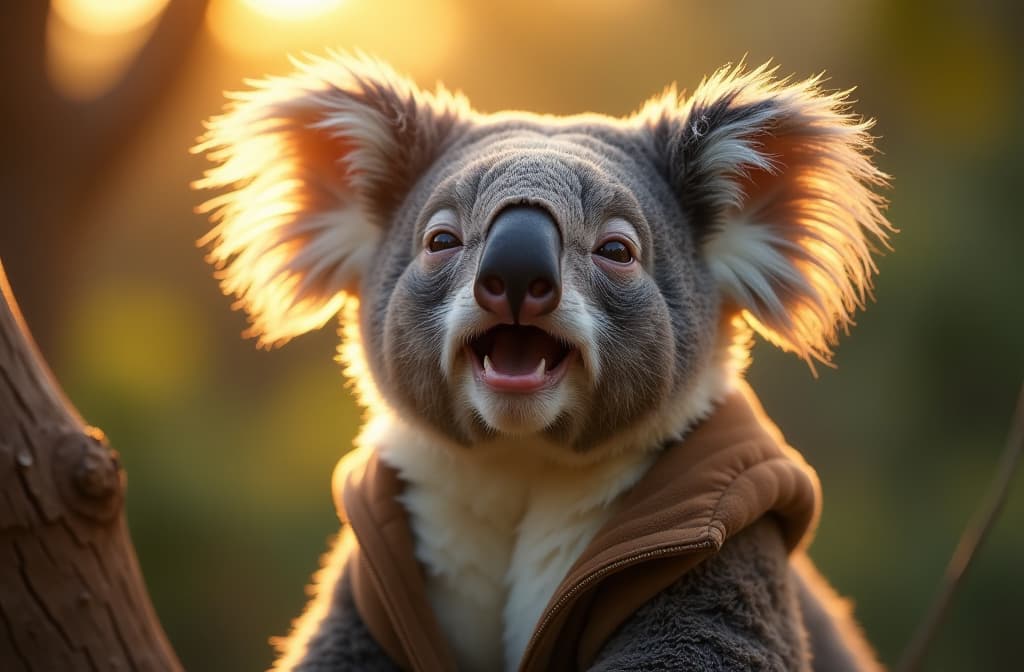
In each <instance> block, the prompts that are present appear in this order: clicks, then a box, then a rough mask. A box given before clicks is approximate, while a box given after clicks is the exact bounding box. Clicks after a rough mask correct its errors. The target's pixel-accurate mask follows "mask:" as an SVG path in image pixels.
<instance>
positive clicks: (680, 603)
mask: <svg viewBox="0 0 1024 672" xmlns="http://www.w3.org/2000/svg"><path fill="white" fill-rule="evenodd" d="M805 640H806V637H805V635H804V630H803V627H802V625H801V615H800V610H799V606H798V602H797V594H796V588H795V586H794V582H793V579H792V576H791V573H790V570H789V558H788V555H787V553H786V549H785V546H784V544H783V541H782V535H781V533H780V531H779V528H778V526H777V524H776V523H775V521H774V520H772V519H769V518H766V519H764V520H762V521H760V522H758V523H755V524H754V525H753V526H751V527H750V528H748V529H746V530H744V531H743V532H741V533H740V534H738V535H736V536H735V537H734V538H732V539H730V540H729V541H727V542H726V543H725V545H724V546H723V547H722V550H721V551H720V552H719V553H718V554H716V555H715V556H713V557H711V558H710V559H709V560H707V561H706V562H704V563H703V564H702V565H700V566H699V567H697V568H695V569H694V570H693V571H691V572H690V573H688V574H687V575H686V576H684V577H683V578H682V579H680V580H679V581H678V582H677V583H675V584H674V585H672V586H671V587H669V588H668V589H667V590H665V591H663V592H662V593H661V594H659V595H658V596H657V597H655V598H654V599H653V600H651V601H650V602H648V603H647V604H645V605H644V606H643V607H641V608H640V609H639V610H638V611H637V612H636V613H635V614H634V615H633V616H632V617H631V618H630V619H629V620H628V621H626V622H625V623H624V624H623V625H622V626H621V627H620V628H619V629H618V630H617V631H616V632H615V634H614V635H613V636H612V637H611V638H610V639H609V640H608V641H607V642H606V643H605V645H604V648H603V649H602V651H601V652H600V653H599V654H598V657H597V659H596V661H595V662H594V664H593V666H592V667H591V668H590V670H591V672H613V671H618V670H699V671H712V670H780V671H781V670H786V671H787V672H788V671H792V670H810V669H811V668H810V655H809V652H808V648H807V644H806V641H805Z"/></svg>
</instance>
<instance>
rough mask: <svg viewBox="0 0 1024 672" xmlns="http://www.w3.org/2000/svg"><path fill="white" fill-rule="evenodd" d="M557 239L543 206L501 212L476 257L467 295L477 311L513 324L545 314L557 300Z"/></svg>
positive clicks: (559, 285) (559, 247)
mask: <svg viewBox="0 0 1024 672" xmlns="http://www.w3.org/2000/svg"><path fill="white" fill-rule="evenodd" d="M561 253H562V240H561V237H560V236H559V234H558V227H557V226H556V225H555V222H554V220H553V219H552V218H551V215H550V214H548V212H547V211H546V210H544V209H543V208H538V207H533V206H515V207H511V208H506V209H505V210H502V211H501V212H500V213H499V214H498V216H497V217H496V218H495V219H494V222H493V223H492V224H491V229H490V231H489V232H488V233H487V240H486V241H485V242H484V249H483V253H482V254H481V255H480V266H479V268H478V269H477V272H476V284H475V285H474V287H473V294H474V296H475V297H476V302H477V303H478V304H479V305H480V307H481V308H483V309H484V310H487V311H489V312H492V313H494V314H495V315H497V316H498V317H499V318H501V319H502V320H505V321H508V322H515V323H519V322H522V321H528V320H529V319H530V318H533V317H539V316H541V315H546V314H547V313H550V312H551V311H553V310H554V309H555V308H557V307H558V302H559V300H561V297H562V276H561V271H560V269H559V265H560V260H561Z"/></svg>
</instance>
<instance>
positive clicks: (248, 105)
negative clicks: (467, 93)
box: [194, 55, 468, 345]
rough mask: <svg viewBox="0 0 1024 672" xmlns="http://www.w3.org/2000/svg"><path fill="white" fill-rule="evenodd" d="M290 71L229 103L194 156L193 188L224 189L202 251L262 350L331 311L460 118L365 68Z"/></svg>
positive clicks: (442, 100) (457, 105)
mask: <svg viewBox="0 0 1024 672" xmlns="http://www.w3.org/2000/svg"><path fill="white" fill-rule="evenodd" d="M296 66H297V70H296V72H295V73H294V74H292V75H290V76H288V77H274V78H268V79H265V80H262V81H255V82H250V83H249V84H250V85H251V86H252V88H251V89H249V90H248V91H244V92H241V93H236V94H234V95H232V96H231V97H232V99H233V102H232V104H230V105H229V107H228V109H227V111H226V112H225V114H223V115H222V116H219V117H216V118H214V119H212V120H211V121H210V122H209V123H208V124H207V133H206V134H205V135H204V136H203V137H202V138H201V139H200V142H199V144H198V145H197V146H196V147H195V149H194V151H196V152H204V153H207V156H208V157H209V158H210V159H211V160H212V161H214V162H215V163H217V164H218V165H217V166H216V167H214V168H212V169H211V170H209V171H207V172H206V174H205V176H204V178H203V179H201V180H198V181H197V182H196V183H195V185H194V186H196V187H197V188H223V187H227V188H228V189H229V191H228V192H227V193H224V194H222V195H220V196H217V197H215V198H213V199H211V200H209V201H207V202H206V203H205V204H204V205H203V206H201V208H200V210H201V211H202V212H212V215H211V221H213V222H214V224H215V226H214V228H213V230H211V231H210V232H209V233H208V234H207V235H206V236H205V237H204V238H202V239H201V240H200V241H199V242H200V244H201V245H209V246H210V253H209V256H208V257H207V258H208V260H209V261H210V262H211V263H213V264H215V265H216V266H217V269H218V272H217V275H218V278H219V279H220V281H221V286H222V288H223V289H224V292H225V293H226V294H233V295H235V296H237V297H238V299H239V301H238V304H237V305H238V306H241V307H244V308H245V310H246V311H247V312H248V313H249V315H250V318H251V322H252V328H251V329H250V330H249V332H248V333H247V335H252V336H257V337H258V338H259V343H260V345H277V344H280V343H284V342H285V341H287V340H288V339H290V338H292V337H293V336H297V335H299V334H302V333H304V332H306V331H309V330H311V329H316V328H318V327H320V326H322V325H323V324H324V323H325V322H326V321H327V320H329V319H330V318H331V317H332V316H333V315H334V314H336V313H337V312H338V310H339V309H340V308H341V305H342V303H343V301H344V297H345V295H346V294H350V293H352V292H354V291H356V290H357V288H358V284H359V280H360V278H361V276H362V273H363V270H364V268H365V266H366V264H367V263H368V261H369V258H370V255H371V254H372V252H373V249H374V247H375V246H376V244H377V242H378V240H379V238H380V236H381V233H382V229H381V227H382V225H383V222H385V221H386V220H387V216H388V214H389V213H390V210H391V209H392V208H394V207H395V206H396V205H397V203H399V202H400V201H401V199H402V197H403V196H404V195H405V193H406V192H407V191H408V190H409V188H410V187H411V186H412V184H413V182H414V181H415V180H416V179H417V177H418V176H419V175H420V174H422V172H423V171H424V170H425V169H426V168H427V167H428V166H429V164H430V163H431V162H432V161H433V159H434V158H435V157H436V156H437V154H438V152H439V151H440V149H441V148H442V146H443V144H444V141H445V139H446V138H448V137H449V136H450V135H451V133H452V132H453V129H454V128H455V127H457V125H458V124H459V122H460V120H461V119H463V118H465V117H466V112H467V111H468V106H467V104H466V102H465V100H464V99H463V98H462V97H460V96H457V95H452V94H450V93H448V92H447V91H445V90H444V89H441V88H438V90H436V91H434V92H429V93H427V92H422V91H420V90H418V89H417V88H416V87H415V85H413V84H412V83H411V82H409V81H408V80H406V79H404V78H402V77H399V76H398V75H396V74H395V73H394V71H392V70H391V69H390V68H388V67H387V66H386V65H384V64H382V63H379V62H376V61H372V60H370V59H367V58H364V57H358V58H355V57H346V56H335V55H332V57H331V58H329V59H315V60H311V61H309V62H306V63H296Z"/></svg>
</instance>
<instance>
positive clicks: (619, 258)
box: [594, 238, 633, 264]
mask: <svg viewBox="0 0 1024 672" xmlns="http://www.w3.org/2000/svg"><path fill="white" fill-rule="evenodd" d="M594 254H597V255H600V256H602V257H604V258H605V259H608V260H610V261H614V262H616V263H619V264H628V263H629V262H631V261H633V252H632V251H631V250H630V249H629V245H627V244H626V243H624V242H623V241H621V240H619V239H618V238H612V239H611V240H607V241H605V242H604V243H602V244H601V246H600V247H598V248H597V249H596V250H594Z"/></svg>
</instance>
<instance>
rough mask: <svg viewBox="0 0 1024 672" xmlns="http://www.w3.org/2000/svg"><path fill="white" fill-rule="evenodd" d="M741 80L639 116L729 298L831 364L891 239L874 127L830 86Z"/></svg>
mask: <svg viewBox="0 0 1024 672" xmlns="http://www.w3.org/2000/svg"><path fill="white" fill-rule="evenodd" d="M775 71H776V69H775V68H769V67H768V65H767V64H766V65H763V66H761V67H759V68H757V69H755V70H753V71H750V72H744V69H743V66H742V65H740V66H738V67H735V68H731V67H727V68H723V69H721V70H719V71H718V72H717V73H715V74H714V75H713V76H712V77H710V78H708V79H706V80H704V81H703V82H702V83H701V85H700V86H699V87H698V88H697V90H696V91H695V92H694V94H693V95H692V96H691V97H690V98H689V99H686V100H683V101H680V99H679V97H678V96H677V95H675V93H674V91H669V92H668V93H666V95H665V96H662V97H661V98H658V99H655V100H652V101H650V102H649V103H648V104H647V106H646V107H645V108H644V109H643V110H642V111H641V112H640V113H639V114H638V118H639V119H640V120H641V122H642V123H644V124H645V125H646V126H647V127H648V129H649V131H650V132H651V134H652V135H651V137H652V138H653V139H654V142H655V144H656V145H657V147H656V153H657V154H658V155H659V156H661V157H662V158H663V160H664V166H663V167H664V170H665V171H666V173H667V175H668V176H669V179H670V182H671V184H672V186H673V187H674V188H675V190H676V193H677V194H678V195H679V197H680V199H681V202H682V204H683V206H684V208H685V209H686V210H687V212H688V214H689V215H690V216H691V220H692V221H693V222H694V223H695V226H698V227H700V230H701V238H702V247H703V251H704V255H705V258H706V260H707V263H708V264H709V267H710V269H711V271H712V273H713V275H714V277H715V279H716V280H717V282H718V284H719V287H720V289H721V291H722V293H723V295H724V296H725V297H726V298H727V299H728V300H730V301H731V302H732V303H733V304H734V305H735V307H736V308H738V309H739V310H742V311H743V316H744V318H745V319H746V320H747V322H748V323H749V324H750V325H751V326H752V327H753V328H754V329H755V330H757V331H758V332H759V333H761V334H762V335H763V336H764V337H765V338H767V339H768V340H769V341H771V342H772V343H774V344H776V345H778V346H780V347H782V348H783V349H785V350H789V351H793V352H795V353H796V354H797V355H799V356H800V357H801V358H803V359H805V360H807V361H808V362H809V363H810V362H811V361H812V360H815V359H816V360H819V361H822V362H825V363H827V362H828V361H829V359H830V357H831V346H832V345H834V344H835V342H836V339H837V335H838V330H839V329H840V328H842V329H844V330H846V329H847V328H848V327H849V325H850V324H852V316H853V312H854V311H855V310H856V309H857V308H858V307H861V308H862V307H863V304H864V300H865V297H866V295H867V294H868V293H869V291H870V288H871V277H872V275H873V274H874V273H875V272H876V268H875V265H874V262H873V260H872V258H871V253H872V251H874V250H875V249H876V246H875V245H874V241H873V240H869V238H872V237H873V238H874V239H876V240H877V241H878V242H880V243H882V244H885V242H886V239H887V236H888V233H889V232H890V231H891V227H890V225H889V223H888V222H887V221H886V219H885V217H884V215H883V214H882V210H883V209H884V206H885V200H884V199H883V198H882V197H881V196H879V195H878V194H876V193H875V192H874V191H873V189H874V188H878V187H883V186H886V185H887V183H888V177H887V176H886V175H885V174H884V173H882V172H880V171H879V170H878V169H877V168H875V167H874V165H873V164H872V163H871V159H870V156H871V154H872V152H873V146H872V137H871V136H870V135H869V134H868V130H869V129H870V128H871V126H872V122H871V121H862V120H860V119H859V118H858V117H856V116H854V115H853V114H852V113H851V112H850V111H849V109H848V99H847V95H848V93H849V92H839V93H825V92H823V91H822V89H821V88H820V76H819V77H814V78H812V79H809V80H806V81H802V82H795V83H794V82H791V81H789V80H781V81H780V80H775V79H774V75H775Z"/></svg>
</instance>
